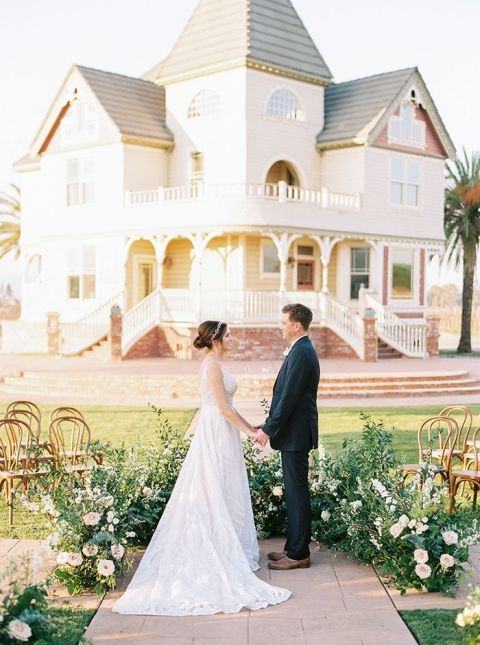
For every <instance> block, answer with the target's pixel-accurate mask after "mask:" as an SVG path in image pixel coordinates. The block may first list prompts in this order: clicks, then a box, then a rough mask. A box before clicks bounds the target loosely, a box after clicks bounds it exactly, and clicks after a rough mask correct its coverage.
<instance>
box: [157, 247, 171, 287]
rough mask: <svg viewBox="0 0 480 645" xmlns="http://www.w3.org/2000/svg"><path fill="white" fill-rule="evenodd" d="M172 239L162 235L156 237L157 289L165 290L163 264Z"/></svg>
mask: <svg viewBox="0 0 480 645" xmlns="http://www.w3.org/2000/svg"><path fill="white" fill-rule="evenodd" d="M170 240H171V237H167V236H166V235H163V234H160V235H157V236H156V237H155V258H156V261H157V289H162V288H163V263H164V262H165V256H166V252H167V246H168V244H169V242H170Z"/></svg>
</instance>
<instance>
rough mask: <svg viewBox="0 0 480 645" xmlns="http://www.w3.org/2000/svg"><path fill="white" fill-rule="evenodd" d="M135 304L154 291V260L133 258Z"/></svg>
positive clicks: (139, 257)
mask: <svg viewBox="0 0 480 645" xmlns="http://www.w3.org/2000/svg"><path fill="white" fill-rule="evenodd" d="M135 260H136V261H135V304H136V303H137V302H140V300H143V299H144V298H146V297H147V296H148V295H149V294H150V293H152V291H153V290H154V289H155V260H154V259H150V258H148V257H141V256H137V257H136V258H135Z"/></svg>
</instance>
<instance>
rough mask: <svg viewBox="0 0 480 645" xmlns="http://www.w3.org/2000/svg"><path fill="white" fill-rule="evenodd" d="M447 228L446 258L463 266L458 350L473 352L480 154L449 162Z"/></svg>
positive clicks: (479, 203)
mask: <svg viewBox="0 0 480 645" xmlns="http://www.w3.org/2000/svg"><path fill="white" fill-rule="evenodd" d="M447 180H448V184H447V188H446V189H445V214H444V229H445V237H446V239H447V258H448V260H449V261H451V262H453V263H454V264H455V266H457V267H458V266H459V265H460V264H462V266H463V289H462V325H461V332H460V341H459V344H458V348H457V352H458V353H459V354H465V353H470V352H471V351H472V339H471V325H472V304H473V295H474V282H475V269H476V265H477V256H478V246H479V243H480V156H479V155H478V153H472V155H471V157H470V158H469V157H468V155H467V152H466V150H465V149H463V159H460V158H456V159H454V160H453V161H452V162H450V163H448V162H447Z"/></svg>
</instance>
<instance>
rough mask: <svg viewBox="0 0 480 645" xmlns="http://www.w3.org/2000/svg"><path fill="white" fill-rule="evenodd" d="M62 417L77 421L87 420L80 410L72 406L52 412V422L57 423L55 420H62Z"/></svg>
mask: <svg viewBox="0 0 480 645" xmlns="http://www.w3.org/2000/svg"><path fill="white" fill-rule="evenodd" d="M61 417H76V418H77V419H84V418H85V417H84V416H83V414H82V413H81V412H80V410H78V409H77V408H72V407H70V406H62V407H59V408H55V410H52V411H51V412H50V422H52V421H55V419H60V418H61Z"/></svg>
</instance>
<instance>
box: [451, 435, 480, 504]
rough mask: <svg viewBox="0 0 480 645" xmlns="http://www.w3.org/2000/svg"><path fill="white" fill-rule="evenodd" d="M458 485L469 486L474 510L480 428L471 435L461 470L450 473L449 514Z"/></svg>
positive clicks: (479, 475) (479, 482) (478, 483)
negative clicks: (470, 443)
mask: <svg viewBox="0 0 480 645" xmlns="http://www.w3.org/2000/svg"><path fill="white" fill-rule="evenodd" d="M460 484H469V485H470V488H471V489H472V490H473V500H472V508H473V509H474V510H475V508H476V506H477V494H478V489H479V488H480V427H479V428H477V429H476V430H475V431H474V433H473V438H472V445H471V446H470V447H469V450H468V452H467V453H466V454H465V457H464V462H463V468H462V469H461V470H452V471H451V473H450V513H453V511H454V510H455V497H456V495H457V492H458V488H459V486H460Z"/></svg>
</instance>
